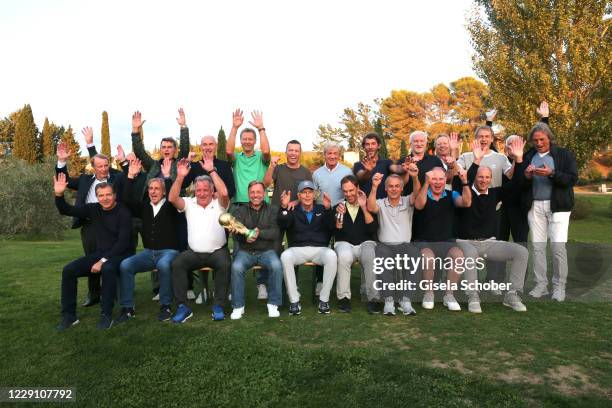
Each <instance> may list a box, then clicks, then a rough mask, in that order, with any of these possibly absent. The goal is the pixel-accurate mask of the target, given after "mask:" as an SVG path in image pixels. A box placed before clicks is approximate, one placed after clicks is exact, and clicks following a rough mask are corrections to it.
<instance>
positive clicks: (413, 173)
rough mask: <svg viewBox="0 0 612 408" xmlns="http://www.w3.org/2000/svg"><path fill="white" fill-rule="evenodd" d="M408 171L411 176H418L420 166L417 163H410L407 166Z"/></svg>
mask: <svg viewBox="0 0 612 408" xmlns="http://www.w3.org/2000/svg"><path fill="white" fill-rule="evenodd" d="M406 172H407V173H408V175H409V176H410V177H417V176H418V175H419V166H417V164H416V163H410V164H409V165H408V166H407V169H406Z"/></svg>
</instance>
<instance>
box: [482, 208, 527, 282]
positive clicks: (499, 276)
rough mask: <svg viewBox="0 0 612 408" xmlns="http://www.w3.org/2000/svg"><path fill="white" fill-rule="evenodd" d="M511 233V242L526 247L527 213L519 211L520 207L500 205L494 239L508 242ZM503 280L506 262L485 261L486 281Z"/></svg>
mask: <svg viewBox="0 0 612 408" xmlns="http://www.w3.org/2000/svg"><path fill="white" fill-rule="evenodd" d="M511 233H512V241H514V242H516V243H517V244H520V245H523V246H524V247H527V240H528V236H529V224H528V222H527V213H526V212H525V211H523V210H522V209H521V206H520V205H516V206H515V205H502V207H501V210H500V211H499V225H498V233H497V236H496V237H495V238H497V239H498V240H500V241H510V234H511ZM505 279H506V262H503V261H487V277H486V280H487V281H490V280H495V281H496V282H504V281H505Z"/></svg>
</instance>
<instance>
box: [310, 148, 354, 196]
mask: <svg viewBox="0 0 612 408" xmlns="http://www.w3.org/2000/svg"><path fill="white" fill-rule="evenodd" d="M323 156H324V157H325V163H324V164H323V166H321V167H319V168H318V169H317V170H315V172H314V173H313V174H312V182H313V183H314V186H315V189H316V190H317V191H320V192H321V193H327V195H328V196H329V198H330V200H331V203H332V206H336V205H338V203H340V202H341V201H342V200H344V195H343V193H342V187H341V184H342V183H341V181H342V179H344V178H345V177H346V176H348V175H351V174H353V172H352V171H351V169H349V168H348V167H346V166H345V165H344V164H342V163H340V145H339V144H338V143H336V142H326V143H325V144H324V145H323ZM317 203H318V204H323V196H322V195H320V196H319V197H318V198H317Z"/></svg>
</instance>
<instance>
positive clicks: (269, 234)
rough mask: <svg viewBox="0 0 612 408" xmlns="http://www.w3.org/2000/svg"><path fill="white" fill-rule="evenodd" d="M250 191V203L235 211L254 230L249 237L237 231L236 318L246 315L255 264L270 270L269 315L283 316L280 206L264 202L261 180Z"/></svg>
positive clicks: (233, 282) (234, 270) (232, 316)
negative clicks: (249, 278)
mask: <svg viewBox="0 0 612 408" xmlns="http://www.w3.org/2000/svg"><path fill="white" fill-rule="evenodd" d="M248 192H249V204H248V205H242V206H239V207H236V209H235V210H234V212H233V215H234V217H236V220H238V221H240V222H241V223H242V224H243V225H244V226H245V227H247V228H248V229H250V230H252V231H254V235H253V236H250V237H247V236H245V235H243V234H239V233H236V232H235V231H234V240H235V241H238V242H239V243H240V245H239V248H238V249H236V251H235V252H234V261H233V262H232V276H231V285H232V306H233V308H234V310H233V311H232V315H231V318H232V320H238V319H240V318H242V315H243V314H244V303H245V302H244V286H245V274H246V272H247V271H248V270H249V269H250V268H251V267H253V266H254V265H260V266H262V267H264V268H266V270H267V271H268V281H267V282H266V284H267V286H268V316H270V317H279V316H280V313H279V312H278V307H279V306H280V305H281V304H282V303H283V302H282V296H283V295H282V286H283V266H282V265H281V262H280V259H279V258H278V254H277V252H276V249H277V248H278V247H279V246H280V243H279V241H280V235H279V232H278V223H277V217H278V207H276V206H271V205H269V204H267V203H266V202H265V201H264V195H265V193H266V190H265V187H264V184H263V183H262V182H261V181H257V180H253V181H251V182H250V183H249V185H248Z"/></svg>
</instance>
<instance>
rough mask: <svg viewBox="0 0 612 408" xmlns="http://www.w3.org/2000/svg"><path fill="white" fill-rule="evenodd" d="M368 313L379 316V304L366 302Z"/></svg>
mask: <svg viewBox="0 0 612 408" xmlns="http://www.w3.org/2000/svg"><path fill="white" fill-rule="evenodd" d="M367 307H368V313H369V314H379V313H380V303H378V302H368V306H367Z"/></svg>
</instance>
